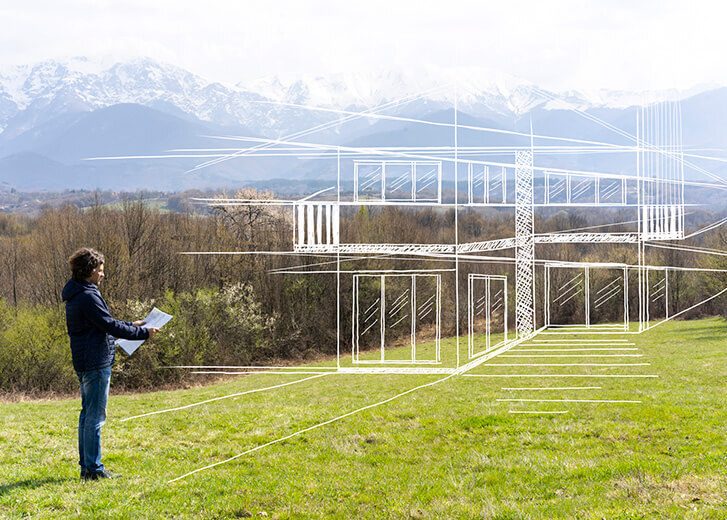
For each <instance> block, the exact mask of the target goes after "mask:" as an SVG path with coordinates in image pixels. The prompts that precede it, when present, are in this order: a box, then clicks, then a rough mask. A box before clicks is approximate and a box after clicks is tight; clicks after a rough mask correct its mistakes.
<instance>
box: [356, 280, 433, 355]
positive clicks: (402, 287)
mask: <svg viewBox="0 0 727 520" xmlns="http://www.w3.org/2000/svg"><path fill="white" fill-rule="evenodd" d="M441 284H442V282H441V277H440V275H429V274H408V273H407V274H398V273H396V272H389V273H385V274H355V275H354V276H353V312H352V316H353V320H352V326H353V330H352V333H353V352H352V354H353V362H354V363H356V364H367V363H368V364H375V363H395V364H425V363H439V362H440V360H441V359H440V345H439V340H440V315H441ZM377 347H378V348H377Z"/></svg>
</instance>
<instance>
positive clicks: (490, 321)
mask: <svg viewBox="0 0 727 520" xmlns="http://www.w3.org/2000/svg"><path fill="white" fill-rule="evenodd" d="M468 282H469V283H468V295H469V305H468V308H469V315H468V325H469V334H468V338H469V340H468V352H469V357H470V358H473V357H476V356H479V355H481V354H484V353H486V352H489V351H491V350H493V349H495V348H497V347H499V346H500V345H502V344H503V343H505V342H506V341H507V277H506V276H496V275H481V274H470V275H469V279H468Z"/></svg>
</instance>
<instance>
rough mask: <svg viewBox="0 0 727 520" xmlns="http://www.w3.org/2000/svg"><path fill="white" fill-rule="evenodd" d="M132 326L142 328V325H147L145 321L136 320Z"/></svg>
mask: <svg viewBox="0 0 727 520" xmlns="http://www.w3.org/2000/svg"><path fill="white" fill-rule="evenodd" d="M131 324H132V325H135V326H137V327H141V326H142V325H144V324H146V322H145V321H144V320H136V321H132V322H131Z"/></svg>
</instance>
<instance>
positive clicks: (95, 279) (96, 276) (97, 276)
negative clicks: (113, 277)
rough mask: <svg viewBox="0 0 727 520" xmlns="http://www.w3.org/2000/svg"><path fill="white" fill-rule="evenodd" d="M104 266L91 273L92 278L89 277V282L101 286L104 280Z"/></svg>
mask: <svg viewBox="0 0 727 520" xmlns="http://www.w3.org/2000/svg"><path fill="white" fill-rule="evenodd" d="M104 276H105V275H104V272H103V264H101V265H99V266H98V267H97V268H96V269H94V270H93V272H91V276H89V277H88V281H89V282H91V283H92V284H94V285H100V284H101V280H103V279H104Z"/></svg>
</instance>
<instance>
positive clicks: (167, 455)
mask: <svg viewBox="0 0 727 520" xmlns="http://www.w3.org/2000/svg"><path fill="white" fill-rule="evenodd" d="M541 337H542V338H544V339H550V340H553V339H557V338H558V337H557V336H549V337H548V336H540V337H539V338H541ZM539 338H536V339H535V340H533V341H531V342H530V343H531V345H525V346H523V345H521V346H519V347H518V348H517V349H514V350H513V351H510V352H508V353H507V354H508V356H513V355H514V356H529V355H530V354H533V355H537V356H538V357H533V358H530V359H529V358H527V357H503V356H498V357H496V358H494V359H492V360H490V361H489V362H488V363H486V364H484V365H481V366H479V367H477V368H476V369H475V370H474V371H473V372H472V375H481V376H485V377H464V376H453V377H450V378H449V379H447V380H445V381H443V382H441V383H438V384H436V385H432V386H428V387H425V388H421V389H419V390H417V391H415V392H411V393H409V394H407V395H404V396H402V397H400V398H398V399H396V400H393V401H390V402H388V403H385V404H383V405H381V406H378V407H375V408H371V409H368V410H364V411H361V412H359V413H356V414H354V415H350V416H348V417H345V418H343V419H341V420H339V421H336V422H332V423H330V424H327V425H325V426H322V427H320V428H316V429H312V430H310V431H308V432H306V433H303V434H301V435H298V436H295V437H292V438H290V439H289V440H286V441H283V442H280V443H276V444H273V445H270V446H267V447H264V448H262V449H260V450H258V451H255V452H253V453H250V454H247V455H244V456H241V457H239V458H236V459H235V460H232V461H230V462H227V463H224V464H220V465H218V466H216V467H213V468H210V469H208V470H205V471H200V472H198V473H195V474H193V475H190V476H188V477H186V478H184V479H182V480H178V481H176V482H172V483H169V481H170V480H172V479H175V478H176V477H179V476H181V475H184V474H185V473H187V472H190V471H192V470H195V469H198V468H201V467H204V466H206V465H209V464H213V463H216V462H220V461H223V460H225V459H227V458H229V457H232V456H234V455H236V454H240V453H242V452H244V451H246V450H248V449H250V448H254V447H255V446H259V445H262V444H265V443H267V442H269V441H272V440H275V439H278V438H281V437H284V436H286V435H289V434H291V433H294V432H296V431H299V430H301V429H305V428H308V427H311V426H314V425H316V424H318V423H321V422H324V421H327V420H329V419H332V418H335V417H337V416H340V415H342V414H346V413H348V412H351V411H354V410H357V409H360V408H361V407H364V406H366V405H370V404H373V403H376V402H379V401H382V400H385V399H387V398H390V397H392V396H395V395H397V394H399V393H401V392H403V391H405V390H408V389H412V388H415V387H417V386H419V385H422V384H425V383H428V382H433V381H436V380H438V379H442V377H443V376H432V375H417V376H412V375H406V376H405V375H340V374H332V375H325V376H321V377H317V378H315V379H309V380H307V381H305V382H302V383H299V384H294V385H289V386H285V387H280V388H277V389H273V390H270V391H265V392H257V393H250V394H246V395H240V396H238V397H235V398H229V399H223V400H218V401H214V402H210V403H207V404H204V405H200V406H195V407H191V408H187V409H184V410H178V411H173V412H168V413H162V414H157V415H151V416H147V417H143V418H138V419H133V420H129V421H122V419H124V418H128V417H130V416H134V415H137V414H142V413H146V412H150V411H155V410H161V409H168V408H173V407H177V406H182V405H187V404H192V403H195V402H198V401H201V400H204V399H211V398H215V397H220V396H225V395H229V394H231V393H238V392H244V391H246V390H252V389H257V388H263V387H268V386H272V385H277V384H281V383H285V382H291V381H295V380H299V379H303V378H306V377H311V376H310V375H304V374H283V375H279V374H256V375H253V376H244V377H239V378H236V379H231V380H228V381H226V382H224V383H217V384H214V385H209V386H204V387H200V388H194V389H188V390H178V391H166V392H155V393H147V394H138V395H112V397H111V401H110V405H109V419H108V421H107V423H106V426H105V428H104V454H105V456H104V462H105V463H106V465H107V467H108V468H109V469H111V470H113V471H117V472H119V473H121V474H123V478H122V479H119V480H113V481H100V482H89V483H83V482H80V481H79V478H78V466H77V455H76V440H75V436H76V421H77V414H78V410H79V407H80V402H79V400H78V399H70V400H48V401H33V402H19V403H3V404H0V423H1V427H0V447H1V448H0V449H1V455H2V456H1V457H0V514H1V515H2V516H3V517H10V518H15V517H26V516H29V517H33V518H36V517H39V518H57V517H79V516H81V517H93V518H96V517H113V518H124V517H126V518H166V517H173V518H186V517H201V518H235V517H247V516H255V517H257V516H268V517H270V518H331V517H333V518H437V519H439V518H501V519H505V518H594V519H601V518H606V519H613V518H727V322H726V321H724V320H719V319H709V320H701V321H692V322H672V323H667V324H665V325H663V326H660V327H657V328H655V329H654V330H652V331H650V332H648V333H646V334H642V335H621V336H618V338H620V340H621V341H622V342H626V341H628V342H633V343H635V345H633V346H629V347H624V348H630V349H636V350H619V351H602V352H603V353H604V354H610V355H609V357H602V358H585V359H584V358H572V357H561V356H571V355H581V354H580V353H576V354H571V353H569V352H571V351H561V350H556V351H553V353H552V356H551V354H550V352H546V353H543V351H544V349H545V348H552V347H548V346H542V345H538V344H537V343H538V341H539ZM578 338H582V339H584V340H586V341H587V340H588V339H591V340H592V339H594V338H603V336H591V337H588V336H578ZM586 344H588V343H586ZM624 344H625V343H624ZM590 345H593V344H592V343H591V344H590ZM541 347H542V348H541ZM528 350H531V351H533V352H528ZM556 352H557V353H556ZM573 352H575V351H573ZM599 352H601V351H599ZM621 352H622V353H630V354H631V357H625V358H619V357H617V356H618V355H619V353H621ZM591 353H594V352H591ZM541 356H548V357H541ZM636 356H641V357H636ZM566 361H568V362H569V363H572V364H574V365H576V364H578V363H585V362H589V363H590V362H594V363H603V364H607V361H613V364H619V365H621V366H609V367H603V366H588V367H583V366H556V367H552V366H549V367H532V366H499V367H498V366H495V365H497V364H520V363H523V364H529V363H548V364H568V363H566ZM632 363H648V365H634V366H631V364H632ZM498 374H499V375H501V374H513V375H515V376H517V377H500V376H498ZM566 374H581V376H580V377H562V376H563V375H566ZM547 375H554V376H557V377H546V376H547ZM584 375H589V376H599V375H600V376H602V375H620V376H623V375H658V377H657V378H624V377H618V378H598V377H583V376H584ZM523 376H528V377H523ZM202 377H204V376H200V378H202ZM543 387H551V389H549V390H533V389H532V388H543ZM552 387H555V388H563V387H569V388H582V389H579V390H554V389H552ZM594 387H597V388H594ZM504 388H531V389H530V390H505V389H504ZM112 393H113V390H112ZM520 398H524V399H536V400H538V399H576V400H591V401H594V400H597V401H602V400H613V401H620V400H627V401H640V402H639V403H606V402H571V401H566V402H563V401H547V402H536V401H503V400H501V399H520ZM498 399H500V400H498ZM518 411H539V412H562V413H547V414H546V413H543V414H518V413H511V412H518Z"/></svg>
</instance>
